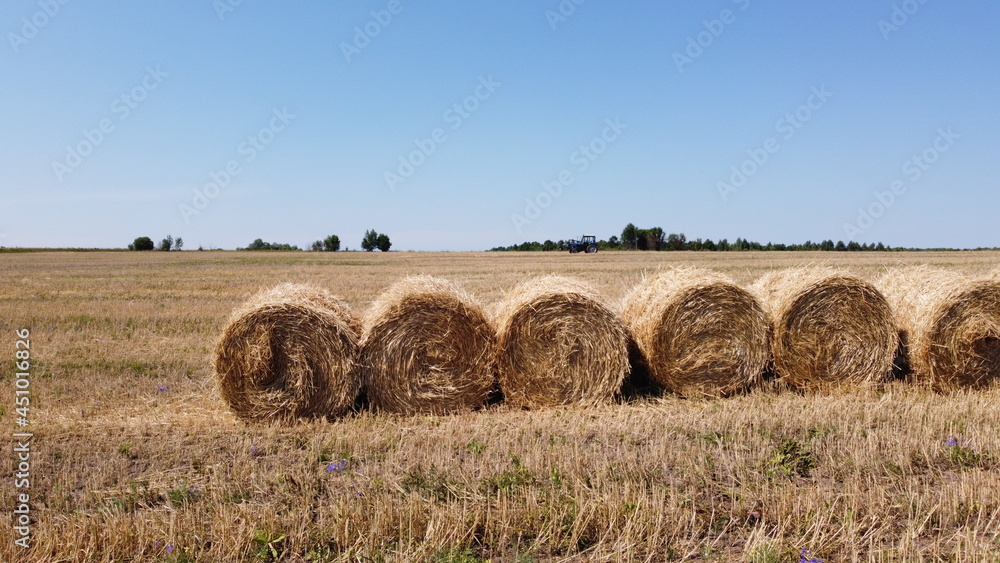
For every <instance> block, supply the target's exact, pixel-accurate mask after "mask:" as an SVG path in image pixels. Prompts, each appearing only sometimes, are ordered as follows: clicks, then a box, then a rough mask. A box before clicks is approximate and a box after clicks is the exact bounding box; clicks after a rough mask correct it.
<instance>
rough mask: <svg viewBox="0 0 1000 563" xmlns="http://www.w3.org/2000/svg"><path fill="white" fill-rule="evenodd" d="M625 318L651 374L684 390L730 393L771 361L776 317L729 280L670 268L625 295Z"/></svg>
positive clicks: (749, 383) (669, 386)
mask: <svg viewBox="0 0 1000 563" xmlns="http://www.w3.org/2000/svg"><path fill="white" fill-rule="evenodd" d="M622 319H623V320H624V321H625V324H626V325H627V326H628V327H629V329H630V332H631V334H632V336H633V338H634V339H635V341H636V344H637V345H638V348H639V350H640V351H641V352H642V357H643V359H644V364H645V365H646V366H647V367H648V369H649V372H650V375H651V376H652V377H653V379H655V380H656V381H657V382H658V383H660V384H661V385H663V386H664V387H666V388H667V389H669V390H671V391H673V392H675V393H679V394H681V395H686V396H697V395H707V396H725V395H730V394H732V393H734V392H737V391H741V390H744V389H747V388H750V387H751V386H753V385H755V384H757V383H759V382H760V379H761V376H762V375H763V373H764V370H765V369H766V368H767V365H768V362H769V360H770V345H771V338H770V332H771V326H770V319H769V318H768V316H767V314H766V313H765V312H764V309H763V307H762V306H761V304H760V303H759V302H758V301H757V299H756V298H755V297H754V296H753V295H751V294H750V293H749V292H747V291H746V290H745V289H743V288H741V287H739V286H738V285H736V284H735V283H734V282H733V281H732V280H731V279H729V278H728V277H726V276H723V275H721V274H718V273H716V272H712V271H710V270H705V269H701V268H672V269H670V270H667V271H664V272H660V273H659V274H657V275H656V276H653V277H651V278H649V279H646V280H643V281H642V283H640V284H639V285H638V286H636V288H635V289H634V290H633V291H632V292H631V293H629V294H628V295H627V296H626V297H625V304H624V306H623V308H622Z"/></svg>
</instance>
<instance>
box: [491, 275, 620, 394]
mask: <svg viewBox="0 0 1000 563" xmlns="http://www.w3.org/2000/svg"><path fill="white" fill-rule="evenodd" d="M497 327H498V339H499V342H498V345H499V353H498V363H497V372H498V376H499V378H500V388H501V389H502V390H503V392H504V396H505V399H506V401H507V402H508V403H509V404H512V405H515V406H520V407H528V408H533V407H545V406H559V405H596V404H600V403H606V402H609V401H610V400H612V399H613V398H614V397H615V395H616V394H618V393H619V392H620V391H621V388H622V382H623V381H624V379H625V376H626V374H627V373H628V370H629V361H628V335H627V333H626V330H625V327H624V325H622V323H621V321H620V320H619V318H618V316H617V315H616V314H615V313H614V312H613V311H612V310H611V309H609V308H608V307H607V306H606V305H605V304H604V302H603V301H602V300H601V299H600V297H599V296H598V295H597V294H596V293H595V292H594V291H593V290H592V289H591V288H590V287H589V286H587V285H585V284H583V283H581V282H579V281H577V280H574V279H570V278H564V277H558V276H548V277H542V278H537V279H534V280H529V281H527V282H524V283H522V284H520V285H519V286H517V287H515V288H514V289H513V290H512V291H511V292H510V293H509V294H508V296H507V298H506V300H505V301H504V302H503V303H502V304H501V306H500V308H499V310H498V312H497Z"/></svg>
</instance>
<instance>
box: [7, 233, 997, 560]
mask: <svg viewBox="0 0 1000 563" xmlns="http://www.w3.org/2000/svg"><path fill="white" fill-rule="evenodd" d="M998 259H1000V254H997V253H979V252H977V253H919V254H885V253H871V254H868V253H865V254H840V253H837V254H834V253H824V254H808V253H725V254H722V253H719V254H715V253H611V252H609V253H599V254H598V255H595V256H571V255H569V254H563V253H558V254H554V253H545V254H542V253H526V254H516V253H514V254H506V253H504V254H490V253H472V254H464V253H442V254H430V253H427V254H425V253H390V254H385V255H383V254H361V253H337V254H320V253H295V254H290V253H232V252H227V253H215V252H203V253H201V252H183V253H171V254H164V253H141V254H140V253H129V254H123V253H31V254H0V264H2V268H0V325H2V326H0V328H2V331H0V333H2V334H6V335H7V336H6V337H4V338H6V344H3V347H4V348H5V349H7V350H8V351H9V354H10V356H11V358H12V359H13V350H14V341H15V340H16V337H15V331H16V330H17V329H20V328H24V327H28V328H30V329H31V340H32V354H33V355H32V360H33V362H34V363H33V375H32V376H31V377H32V378H33V379H32V387H31V391H32V404H31V407H32V410H31V418H32V420H33V425H32V427H31V430H32V431H33V432H34V435H35V438H34V442H33V455H34V456H35V457H34V459H33V462H34V463H33V465H32V467H31V474H32V489H31V502H32V510H33V512H32V516H33V519H34V524H33V528H32V534H33V537H32V540H33V543H34V548H33V549H32V551H30V552H27V553H23V552H22V551H21V549H20V548H17V547H15V546H14V544H13V540H14V532H13V530H12V529H11V527H10V526H7V525H5V526H3V527H0V560H3V561H18V560H26V561H270V560H287V561H303V560H306V561H335V560H348V561H353V560H373V561H383V560H384V561H412V560H418V561H419V560H429V561H477V560H483V559H493V560H509V561H549V560H557V561H558V560H582V561H619V560H649V561H666V560H677V561H680V560H687V561H733V560H742V561H760V562H765V561H774V562H779V561H797V560H798V559H799V557H800V554H801V553H802V551H801V550H803V549H807V550H809V554H810V555H809V557H816V558H819V559H821V560H823V561H826V562H828V563H829V562H833V561H920V560H953V561H994V560H998V559H1000V540H998V537H1000V477H998V472H1000V401H998V399H1000V389H998V388H997V386H996V385H993V386H991V387H988V388H986V389H981V390H975V391H956V392H949V393H935V392H933V391H930V390H928V389H926V388H924V387H919V386H914V385H909V384H906V383H902V382H899V383H890V384H888V385H886V386H884V387H882V388H878V389H867V390H860V389H854V390H849V389H845V390H839V391H837V390H833V391H822V392H805V393H800V392H792V391H787V390H786V391H778V390H775V389H769V388H766V387H765V388H761V389H757V390H755V391H752V392H750V393H747V394H737V395H736V396H733V397H729V398H725V399H707V398H698V397H697V396H696V395H695V396H693V397H691V398H679V397H676V396H673V395H667V396H664V397H646V398H639V399H634V400H631V401H619V402H616V403H614V404H611V405H606V406H600V407H591V406H588V407H572V408H542V409H537V410H530V411H527V410H520V409H517V408H514V407H513V406H510V405H503V404H500V405H494V406H491V407H488V408H487V409H485V410H482V411H477V412H471V413H462V414H455V415H439V416H428V415H417V416H403V415H387V414H378V413H377V412H372V411H370V410H362V411H360V412H358V413H355V414H350V415H348V416H346V417H344V418H340V419H337V420H334V421H332V422H323V421H312V422H305V423H301V424H297V425H292V426H287V425H261V424H251V425H248V424H246V423H243V422H241V421H239V419H237V418H236V417H235V416H233V415H232V414H231V413H230V412H228V410H227V407H226V404H225V402H224V401H223V399H222V398H221V396H220V395H219V393H218V391H217V389H216V387H215V383H214V380H213V377H212V375H213V374H212V367H211V361H212V357H213V351H214V347H215V343H216V340H217V339H218V338H219V335H220V334H221V332H222V329H223V327H224V326H225V324H226V322H227V320H228V319H229V317H230V315H231V313H232V312H233V310H234V309H235V308H236V307H238V306H239V305H241V304H242V303H244V302H245V301H246V300H247V299H248V298H249V297H250V296H251V295H253V294H254V293H256V292H257V291H258V290H260V289H262V288H268V287H272V286H274V285H277V284H278V283H281V282H300V283H309V284H313V285H316V286H319V287H322V288H325V289H327V290H329V291H330V292H331V293H333V294H334V295H337V296H339V297H340V298H342V299H343V300H344V301H345V302H346V303H347V305H348V306H350V307H351V308H352V310H353V311H354V312H355V313H356V314H358V315H359V317H360V316H362V314H363V313H364V312H365V310H366V309H367V308H368V306H369V305H370V304H371V303H372V302H373V301H375V300H376V298H377V297H378V296H379V295H380V294H381V293H382V292H383V291H384V290H386V289H387V288H389V286H390V285H391V284H392V283H394V282H396V281H398V280H400V279H402V278H403V277H405V276H407V275H411V274H430V275H434V276H437V277H441V278H444V279H447V280H450V281H453V282H456V283H458V284H460V285H461V286H462V287H463V288H464V289H465V290H467V291H469V292H470V293H471V294H473V295H475V296H476V297H477V298H478V299H479V300H481V301H483V302H484V303H487V304H492V303H496V302H498V301H499V300H500V299H501V298H502V297H503V295H504V292H505V291H510V290H511V289H512V288H514V287H515V286H516V285H517V283H518V282H521V281H523V280H524V279H526V278H528V277H531V276H534V275H538V274H559V275H568V276H575V277H577V278H579V279H581V280H583V281H585V282H586V283H588V284H590V285H591V286H593V287H594V288H595V289H596V290H597V291H598V292H599V293H600V294H601V296H602V297H603V298H604V299H605V300H606V301H607V302H609V303H618V302H619V300H620V299H621V298H622V297H623V296H625V295H626V294H627V293H628V292H629V291H630V290H631V289H632V288H633V287H635V286H636V285H637V284H638V283H639V282H640V281H641V279H642V276H643V275H644V274H653V273H655V272H656V271H657V270H658V269H659V268H661V267H662V266H668V265H677V264H684V265H695V266H702V267H707V268H710V269H713V270H716V271H718V272H720V273H722V274H725V275H726V276H728V277H729V278H731V279H733V280H734V281H736V282H737V283H739V284H742V285H744V286H747V287H748V286H749V285H750V284H751V283H752V282H754V281H755V280H757V279H758V278H759V277H760V276H761V275H762V274H765V273H766V272H768V271H770V270H775V269H778V268H783V267H788V266H803V265H807V264H813V263H817V264H818V263H822V264H823V265H828V266H830V267H833V268H837V269H839V270H846V271H849V272H850V273H852V274H855V275H857V276H859V277H862V278H865V279H870V280H874V279H876V278H877V277H878V276H879V275H880V274H881V273H882V271H883V270H884V268H885V267H886V266H889V265H906V264H924V263H930V264H933V265H936V266H939V267H944V268H947V269H951V270H955V271H960V272H964V273H967V274H973V275H979V274H984V273H987V272H990V271H992V270H994V269H995V268H996V264H997V262H998ZM5 381H8V382H10V381H11V378H9V377H8V378H5ZM0 409H2V412H3V414H2V415H0V423H2V424H3V426H4V427H5V428H7V429H8V430H10V431H11V432H13V431H14V430H13V429H14V413H13V409H14V392H13V388H12V385H10V384H6V385H4V386H3V389H2V391H0ZM8 452H10V450H9V449H8ZM3 460H4V461H3V465H2V467H3V471H4V473H5V474H7V475H11V474H13V472H14V459H13V456H12V455H11V454H10V453H8V454H6V455H4V456H3ZM0 494H2V497H0V510H2V512H3V513H5V514H10V513H11V512H12V511H13V510H14V508H15V503H14V498H15V496H14V495H15V490H14V486H13V479H6V480H4V481H3V482H2V484H0Z"/></svg>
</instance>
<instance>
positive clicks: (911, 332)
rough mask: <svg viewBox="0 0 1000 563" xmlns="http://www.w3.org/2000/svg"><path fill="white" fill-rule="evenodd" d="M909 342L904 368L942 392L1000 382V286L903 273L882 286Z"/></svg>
mask: <svg viewBox="0 0 1000 563" xmlns="http://www.w3.org/2000/svg"><path fill="white" fill-rule="evenodd" d="M876 284H877V285H878V287H879V288H880V289H881V290H882V291H883V293H885V295H886V297H887V298H888V299H889V302H890V304H891V305H892V306H893V307H894V308H895V311H896V319H897V321H898V328H899V331H900V333H901V334H902V335H904V336H905V338H906V340H907V346H906V349H905V356H904V360H905V361H904V363H903V366H902V367H904V368H906V370H907V373H908V374H909V375H910V376H911V377H912V378H913V379H914V380H915V381H918V382H924V383H928V384H930V385H931V386H933V387H935V388H936V389H939V390H949V389H954V388H959V387H983V386H985V385H988V384H989V383H991V382H993V381H996V380H998V379H1000V280H998V279H996V278H993V277H988V278H982V279H974V278H969V277H967V276H965V275H963V274H959V273H957V272H951V271H946V270H940V269H934V268H928V267H913V268H901V269H896V270H892V271H889V272H887V273H886V274H884V275H883V276H882V277H880V278H879V280H878V281H877V282H876Z"/></svg>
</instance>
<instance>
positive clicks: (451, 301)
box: [359, 276, 496, 414]
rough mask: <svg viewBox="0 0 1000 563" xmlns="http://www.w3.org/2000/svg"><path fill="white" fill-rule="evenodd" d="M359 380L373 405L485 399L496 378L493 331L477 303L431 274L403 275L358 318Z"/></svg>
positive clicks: (441, 410) (442, 407) (409, 410)
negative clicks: (361, 320) (361, 330)
mask: <svg viewBox="0 0 1000 563" xmlns="http://www.w3.org/2000/svg"><path fill="white" fill-rule="evenodd" d="M363 324H364V338H363V341H362V343H361V356H360V360H359V363H360V365H361V373H362V376H361V378H362V381H363V385H364V389H365V393H366V395H367V397H368V399H369V401H371V404H372V406H374V407H376V408H378V409H382V410H385V411H389V412H394V413H402V414H416V413H431V414H448V413H454V412H462V411H468V410H471V409H475V408H478V407H481V406H483V405H484V404H486V402H487V401H488V400H489V398H490V394H491V391H493V388H494V384H495V381H496V377H495V353H496V333H495V331H494V329H493V326H492V325H491V324H490V321H489V319H488V318H487V316H486V315H485V313H484V312H483V310H482V308H481V307H480V305H479V303H478V302H477V301H476V300H475V299H474V298H473V297H472V296H471V295H469V294H467V293H466V292H464V291H463V290H461V289H460V288H459V287H458V286H456V285H454V284H452V283H450V282H448V281H445V280H441V279H437V278H432V277H430V276H413V277H409V278H406V279H404V280H402V281H400V282H398V283H396V284H395V285H393V286H392V287H390V288H389V289H388V290H387V291H386V292H385V293H383V294H382V295H381V296H380V297H379V298H378V299H377V300H376V301H375V302H374V303H373V304H372V306H371V308H370V310H369V311H368V313H367V314H366V315H365V318H364V323H363Z"/></svg>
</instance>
